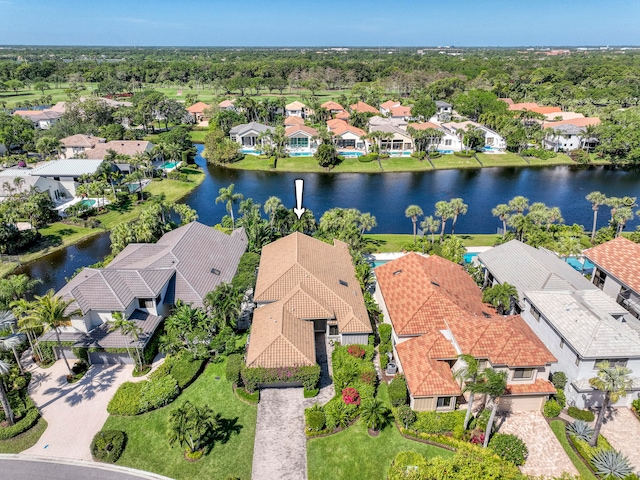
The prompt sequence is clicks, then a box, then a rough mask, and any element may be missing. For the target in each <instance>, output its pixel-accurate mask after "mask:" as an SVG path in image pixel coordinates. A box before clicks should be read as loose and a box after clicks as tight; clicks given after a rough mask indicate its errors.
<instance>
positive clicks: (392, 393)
mask: <svg viewBox="0 0 640 480" xmlns="http://www.w3.org/2000/svg"><path fill="white" fill-rule="evenodd" d="M407 394H408V392H407V381H406V380H405V378H404V375H396V377H395V378H394V379H393V380H391V383H390V384H389V400H390V401H391V405H393V406H394V407H399V406H400V405H406V404H407Z"/></svg>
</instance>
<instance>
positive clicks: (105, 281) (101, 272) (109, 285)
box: [97, 269, 127, 308]
mask: <svg viewBox="0 0 640 480" xmlns="http://www.w3.org/2000/svg"><path fill="white" fill-rule="evenodd" d="M97 272H98V275H100V278H102V280H103V281H104V283H106V284H107V288H108V289H109V290H110V291H111V293H113V296H114V297H115V298H116V300H118V303H119V304H120V306H121V307H122V308H127V306H126V305H124V304H123V303H122V300H121V299H120V296H119V295H118V294H117V293H116V291H115V290H114V289H113V288H112V287H111V284H110V283H109V281H108V280H107V279H106V278H105V276H104V271H103V270H102V269H99V270H97Z"/></svg>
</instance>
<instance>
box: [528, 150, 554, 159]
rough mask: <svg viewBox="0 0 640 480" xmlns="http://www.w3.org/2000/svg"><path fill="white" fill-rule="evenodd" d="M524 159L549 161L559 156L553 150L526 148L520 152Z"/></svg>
mask: <svg viewBox="0 0 640 480" xmlns="http://www.w3.org/2000/svg"><path fill="white" fill-rule="evenodd" d="M520 154H521V155H522V156H523V157H536V158H539V159H540V160H549V159H550V158H554V157H556V156H557V153H556V152H554V151H553V150H547V149H546V148H526V149H524V150H522V152H520Z"/></svg>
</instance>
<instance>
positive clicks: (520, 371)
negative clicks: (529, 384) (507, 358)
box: [513, 368, 533, 380]
mask: <svg viewBox="0 0 640 480" xmlns="http://www.w3.org/2000/svg"><path fill="white" fill-rule="evenodd" d="M530 378H533V368H516V369H515V370H514V371H513V379H514V380H526V379H530Z"/></svg>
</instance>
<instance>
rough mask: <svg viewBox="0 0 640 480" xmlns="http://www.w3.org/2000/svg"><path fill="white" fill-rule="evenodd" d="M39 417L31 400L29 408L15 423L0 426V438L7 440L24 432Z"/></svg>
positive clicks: (38, 412)
mask: <svg viewBox="0 0 640 480" xmlns="http://www.w3.org/2000/svg"><path fill="white" fill-rule="evenodd" d="M39 418H40V411H39V410H38V409H37V408H36V407H35V405H33V402H31V408H29V409H28V410H27V412H26V413H25V415H24V416H23V417H22V418H21V419H20V420H18V421H17V422H16V423H15V425H12V426H10V427H3V428H0V440H7V439H9V438H13V437H15V436H16V435H20V434H21V433H24V432H26V431H27V430H29V429H30V428H31V427H33V426H34V425H35V424H36V423H37V421H38V419H39Z"/></svg>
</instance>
